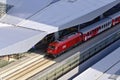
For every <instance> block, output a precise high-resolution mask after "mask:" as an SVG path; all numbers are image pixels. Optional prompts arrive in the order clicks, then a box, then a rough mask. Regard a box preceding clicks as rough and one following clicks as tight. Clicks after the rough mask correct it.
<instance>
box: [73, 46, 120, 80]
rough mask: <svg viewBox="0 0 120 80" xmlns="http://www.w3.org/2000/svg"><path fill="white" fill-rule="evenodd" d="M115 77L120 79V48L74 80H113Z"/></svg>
mask: <svg viewBox="0 0 120 80" xmlns="http://www.w3.org/2000/svg"><path fill="white" fill-rule="evenodd" d="M118 72H119V75H118V74H117V73H118ZM115 76H116V77H115ZM113 77H114V78H116V79H113V80H119V79H120V47H119V48H118V49H116V50H115V51H113V52H112V53H110V54H109V55H108V56H106V57H105V58H103V59H102V60H100V61H99V62H97V63H96V64H95V65H93V66H92V67H90V68H88V69H87V70H86V71H84V72H83V73H81V74H80V75H78V76H77V77H76V78H74V79H73V80H112V78H113ZM117 78H119V79H117Z"/></svg>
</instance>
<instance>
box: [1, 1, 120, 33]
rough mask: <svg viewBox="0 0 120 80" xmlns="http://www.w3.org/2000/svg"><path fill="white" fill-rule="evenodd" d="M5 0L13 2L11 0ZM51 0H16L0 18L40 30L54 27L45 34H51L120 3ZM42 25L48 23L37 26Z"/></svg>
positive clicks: (82, 21)
mask: <svg viewBox="0 0 120 80" xmlns="http://www.w3.org/2000/svg"><path fill="white" fill-rule="evenodd" d="M8 1H9V3H11V2H14V0H8ZM52 1H53V0H37V1H34V0H29V1H28V0H20V1H18V2H17V1H16V0H15V3H16V4H15V3H13V4H14V7H13V8H11V10H10V11H9V12H8V14H7V15H5V16H4V17H3V18H2V19H1V21H2V22H7V23H11V24H15V25H18V26H22V27H27V28H32V29H37V30H43V31H44V29H45V28H46V27H47V28H51V27H54V28H52V30H48V31H47V33H52V32H53V31H54V32H55V31H59V30H62V29H65V28H69V27H71V26H74V25H77V24H81V23H84V22H87V21H90V20H92V19H94V18H96V17H97V16H99V15H101V14H102V13H104V12H105V11H107V10H108V9H110V8H112V7H113V6H115V5H116V4H118V3H119V2H120V0H86V1H83V0H75V1H72V2H71V1H70V0H59V1H58V2H55V3H53V4H52ZM88 3H89V4H88ZM11 4H12V3H11ZM9 19H11V20H9ZM26 19H27V21H26ZM30 24H31V25H32V26H31V25H30ZM41 24H45V25H47V26H40V25H41ZM34 25H35V26H34ZM37 25H38V26H37ZM56 28H57V29H56Z"/></svg>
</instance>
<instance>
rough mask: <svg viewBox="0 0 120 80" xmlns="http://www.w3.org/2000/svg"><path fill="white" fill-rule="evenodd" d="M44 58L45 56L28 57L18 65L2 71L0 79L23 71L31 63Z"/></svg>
mask: <svg viewBox="0 0 120 80" xmlns="http://www.w3.org/2000/svg"><path fill="white" fill-rule="evenodd" d="M41 58H43V55H31V56H27V58H24V59H23V60H20V61H18V64H15V63H17V62H15V63H14V64H11V65H8V67H4V68H1V69H0V78H2V79H4V78H5V77H6V76H8V75H11V74H13V73H14V72H16V71H18V70H21V69H22V68H23V67H26V66H28V65H30V64H31V63H33V62H35V61H36V60H39V59H41Z"/></svg>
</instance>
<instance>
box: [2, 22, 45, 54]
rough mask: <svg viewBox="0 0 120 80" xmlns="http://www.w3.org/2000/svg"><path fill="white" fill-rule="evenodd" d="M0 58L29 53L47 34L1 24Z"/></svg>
mask: <svg viewBox="0 0 120 80" xmlns="http://www.w3.org/2000/svg"><path fill="white" fill-rule="evenodd" d="M0 26H4V27H0V56H3V55H8V54H13V53H22V52H26V51H28V50H29V49H30V48H32V47H33V46H34V45H35V44H36V43H38V42H39V41H40V40H41V39H42V38H43V37H45V36H46V35H47V33H45V32H43V31H37V30H31V29H25V28H20V27H13V26H10V25H9V26H8V25H5V24H2V25H1V24H0Z"/></svg>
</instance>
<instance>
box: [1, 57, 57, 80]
mask: <svg viewBox="0 0 120 80" xmlns="http://www.w3.org/2000/svg"><path fill="white" fill-rule="evenodd" d="M54 63H55V61H53V60H50V59H46V58H41V59H39V60H36V61H35V62H33V63H31V64H30V65H28V66H25V67H23V68H22V69H20V70H17V71H15V72H14V73H12V74H10V75H7V76H5V77H3V80H26V79H27V78H29V77H31V76H33V75H35V74H36V73H38V72H40V71H42V70H44V69H46V68H47V67H49V66H50V65H53V64H54Z"/></svg>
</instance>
